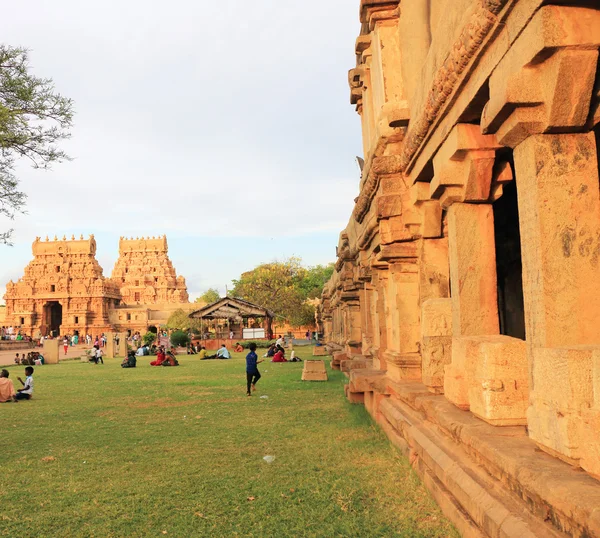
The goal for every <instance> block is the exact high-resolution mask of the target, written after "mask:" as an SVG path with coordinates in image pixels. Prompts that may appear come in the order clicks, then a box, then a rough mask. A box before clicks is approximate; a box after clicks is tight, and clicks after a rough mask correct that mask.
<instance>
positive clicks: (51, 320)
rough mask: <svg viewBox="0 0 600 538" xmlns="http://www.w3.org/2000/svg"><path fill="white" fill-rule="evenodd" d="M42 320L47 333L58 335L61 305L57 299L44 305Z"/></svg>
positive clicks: (60, 322)
mask: <svg viewBox="0 0 600 538" xmlns="http://www.w3.org/2000/svg"><path fill="white" fill-rule="evenodd" d="M44 320H45V322H46V323H45V325H46V327H47V331H48V334H50V335H52V336H59V335H60V326H61V325H62V305H61V304H60V303H59V302H58V301H52V302H50V303H48V304H46V306H44Z"/></svg>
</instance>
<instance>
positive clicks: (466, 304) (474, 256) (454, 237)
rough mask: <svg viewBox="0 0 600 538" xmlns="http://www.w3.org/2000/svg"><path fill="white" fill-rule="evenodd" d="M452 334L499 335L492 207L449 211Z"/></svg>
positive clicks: (465, 206) (455, 206) (456, 207)
mask: <svg viewBox="0 0 600 538" xmlns="http://www.w3.org/2000/svg"><path fill="white" fill-rule="evenodd" d="M448 241H449V254H450V285H451V289H452V333H453V335H454V336H479V335H484V334H489V335H492V334H498V333H499V330H500V328H499V324H498V295H497V288H496V286H497V283H496V250H495V241H494V213H493V210H492V206H491V205H490V204H461V203H456V204H453V205H452V206H450V208H449V209H448Z"/></svg>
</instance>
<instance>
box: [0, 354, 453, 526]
mask: <svg viewBox="0 0 600 538" xmlns="http://www.w3.org/2000/svg"><path fill="white" fill-rule="evenodd" d="M180 358H181V361H180V362H181V366H180V367H179V368H162V367H161V368H151V367H149V366H148V362H149V360H148V358H147V357H145V358H143V360H141V361H138V364H139V366H138V368H136V369H129V370H126V369H121V368H120V367H119V362H120V361H117V360H106V361H105V362H106V364H105V365H104V366H102V365H98V366H95V365H92V364H84V363H79V362H65V363H62V364H60V365H58V366H43V367H37V368H36V373H35V375H34V378H35V388H36V391H35V395H34V399H33V400H31V401H25V402H20V403H18V404H2V405H1V406H0V420H1V425H2V438H3V442H2V452H1V458H2V459H1V473H0V535H2V536H12V537H21V536H22V537H31V536H43V537H48V536H60V537H67V536H68V537H78V536H85V537H88V536H89V537H91V536H97V537H112V536H114V537H121V536H144V537H145V536H164V535H165V534H166V535H169V536H181V537H190V536H255V537H258V536H268V537H271V536H273V537H285V536H293V537H297V536H352V537H359V536H360V537H366V536H386V537H387V536H402V537H407V538H408V537H410V538H416V537H447V536H453V537H454V536H458V533H457V532H456V530H454V529H453V527H452V526H451V525H450V523H449V522H448V521H447V520H446V519H445V518H444V517H443V516H442V514H441V512H440V510H439V509H438V508H437V506H436V505H435V503H434V502H433V501H432V500H431V498H430V497H429V495H428V493H427V491H426V489H425V488H424V486H423V485H422V484H421V483H420V482H419V480H418V478H417V476H416V475H415V474H414V472H413V471H412V470H411V468H410V466H409V464H408V463H407V461H406V460H405V459H404V458H402V457H401V456H400V454H399V453H398V452H397V451H396V450H395V449H394V448H393V447H392V446H391V445H390V443H389V442H388V440H387V439H386V437H385V436H384V435H383V434H382V432H381V431H380V430H379V428H378V427H377V426H376V425H374V423H373V422H372V420H371V418H370V417H369V415H368V414H367V412H366V411H365V409H364V408H363V407H362V406H357V405H351V404H348V403H347V402H346V401H345V399H344V397H343V391H342V379H343V376H342V375H341V374H340V373H339V372H331V371H329V376H330V379H329V382H326V383H318V382H312V383H311V382H302V381H300V375H301V368H302V364H272V363H263V364H261V372H262V374H263V378H262V379H261V381H260V382H259V385H258V386H259V389H258V391H257V392H256V393H255V395H254V396H253V397H252V398H248V397H246V395H245V373H244V362H243V358H242V354H234V358H233V359H231V360H230V361H204V362H200V361H198V360H197V359H195V358H193V357H190V358H187V357H185V356H182V357H180ZM21 370H22V368H21V367H14V368H10V371H11V374H10V375H11V378H13V379H14V378H16V376H17V375H20V376H22V377H23V373H22V371H21ZM15 381H16V379H15ZM261 395H268V396H269V398H268V399H267V400H265V399H260V398H259V396H261ZM266 455H273V456H275V461H274V462H273V463H272V464H268V463H266V462H265V461H263V456H266ZM49 457H51V458H53V459H51V460H50V461H48V458H49ZM44 458H45V459H44ZM249 499H250V500H249Z"/></svg>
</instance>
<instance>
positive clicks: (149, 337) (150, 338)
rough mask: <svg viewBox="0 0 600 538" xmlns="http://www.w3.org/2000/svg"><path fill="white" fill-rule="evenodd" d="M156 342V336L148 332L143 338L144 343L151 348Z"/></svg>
mask: <svg viewBox="0 0 600 538" xmlns="http://www.w3.org/2000/svg"><path fill="white" fill-rule="evenodd" d="M155 340H156V335H155V334H154V333H151V332H150V331H148V332H147V333H146V334H145V335H144V336H142V342H144V344H146V345H147V346H151V345H152V344H153V343H154V341H155Z"/></svg>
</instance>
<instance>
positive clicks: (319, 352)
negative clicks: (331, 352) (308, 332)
mask: <svg viewBox="0 0 600 538" xmlns="http://www.w3.org/2000/svg"><path fill="white" fill-rule="evenodd" d="M326 355H327V349H326V348H325V346H315V347H313V357H325V356H326Z"/></svg>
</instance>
